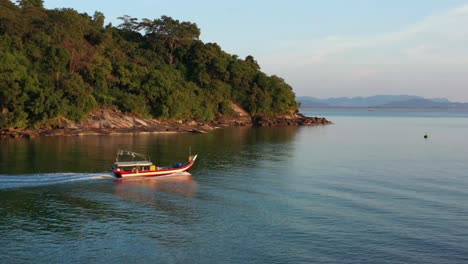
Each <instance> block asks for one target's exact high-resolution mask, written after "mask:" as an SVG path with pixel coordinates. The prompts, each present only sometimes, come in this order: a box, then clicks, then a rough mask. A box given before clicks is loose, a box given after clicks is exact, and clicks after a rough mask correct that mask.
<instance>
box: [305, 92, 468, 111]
mask: <svg viewBox="0 0 468 264" xmlns="http://www.w3.org/2000/svg"><path fill="white" fill-rule="evenodd" d="M297 100H298V101H299V102H300V104H301V107H310V108H436V109H468V103H458V102H451V101H449V100H448V99H446V98H435V99H427V98H423V97H420V96H414V95H375V96H370V97H334V98H327V99H319V98H315V97H309V96H298V97H297Z"/></svg>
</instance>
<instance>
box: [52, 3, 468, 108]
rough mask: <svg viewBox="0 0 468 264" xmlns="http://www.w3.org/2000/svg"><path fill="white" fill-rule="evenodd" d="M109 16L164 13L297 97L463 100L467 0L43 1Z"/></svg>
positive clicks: (467, 72) (110, 19)
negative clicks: (403, 96) (276, 79)
mask: <svg viewBox="0 0 468 264" xmlns="http://www.w3.org/2000/svg"><path fill="white" fill-rule="evenodd" d="M44 5H45V7H46V8H49V9H51V8H64V7H67V8H73V9H75V10H77V11H80V12H87V13H88V14H90V15H92V14H94V11H100V12H102V13H104V15H105V16H106V23H112V24H113V25H114V26H117V25H119V24H120V23H121V22H120V20H118V19H117V18H118V17H120V16H123V15H129V16H131V17H136V18H140V19H141V18H149V19H155V18H159V17H161V16H162V15H166V16H170V17H172V18H174V19H178V20H180V21H190V22H192V23H196V24H197V25H198V27H199V28H200V29H201V37H200V38H201V40H202V41H203V42H205V43H208V42H215V43H218V44H219V45H220V46H221V47H222V48H223V50H225V51H226V52H228V53H230V54H237V55H238V56H239V57H241V58H244V57H246V56H248V55H252V56H253V57H254V58H255V59H256V60H257V62H258V63H259V65H260V67H261V68H262V71H264V72H265V73H267V74H269V75H277V76H279V77H281V78H283V79H285V81H286V82H287V83H288V84H290V85H291V86H292V87H293V90H294V92H295V93H296V95H298V96H301V95H302V96H314V97H319V98H329V97H342V96H346V97H354V96H372V95H377V94H392V95H398V94H409V95H419V96H423V97H426V98H440V97H443V98H448V99H450V100H451V101H455V102H468V0H391V1H386V0H321V1H318V0H288V1H286V0H281V1H279V0H278V1H275V0H236V1H232V0H231V1H224V0H170V1H168V0H132V1H128V0H127V1H122V0H113V1H111V0H99V1H97V0H45V1H44Z"/></svg>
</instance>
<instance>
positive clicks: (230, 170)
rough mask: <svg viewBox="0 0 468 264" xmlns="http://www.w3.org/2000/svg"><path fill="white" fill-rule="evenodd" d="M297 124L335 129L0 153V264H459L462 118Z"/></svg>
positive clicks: (357, 116) (73, 142)
mask: <svg viewBox="0 0 468 264" xmlns="http://www.w3.org/2000/svg"><path fill="white" fill-rule="evenodd" d="M302 112H304V113H305V114H306V115H310V116H316V115H318V116H325V117H327V118H328V119H330V120H332V121H333V122H335V124H334V125H330V126H319V127H286V128H232V129H224V130H218V131H215V132H213V133H209V134H197V135H195V134H194V135H192V134H183V135H182V134H181V135H135V136H87V137H68V138H58V137H57V138H38V139H32V140H4V141H1V142H0V144H1V146H2V147H1V148H0V234H1V236H0V244H1V245H2V246H1V247H0V259H1V262H2V263H30V262H34V263H107V262H114V263H468V202H467V201H468V173H467V171H468V138H467V135H468V111H407V110H399V111H395V110H393V111H392V110H377V111H367V110H326V111H325V110H316V109H304V110H303V111H302ZM425 133H427V134H428V135H429V137H428V138H427V139H424V138H423V136H424V134H425ZM189 147H190V148H191V150H192V154H195V153H196V154H198V155H199V157H198V159H197V162H196V165H195V167H194V168H193V169H192V170H191V171H190V174H180V175H177V176H173V177H165V178H156V179H146V180H132V181H127V182H116V181H114V179H112V178H111V177H110V174H109V169H110V167H111V165H112V163H113V161H114V158H115V153H116V152H117V150H118V149H130V150H134V151H137V152H142V153H145V154H148V155H149V156H151V159H152V161H153V162H155V163H156V164H161V165H168V164H170V163H172V162H175V161H184V160H185V159H186V158H187V156H188V150H189Z"/></svg>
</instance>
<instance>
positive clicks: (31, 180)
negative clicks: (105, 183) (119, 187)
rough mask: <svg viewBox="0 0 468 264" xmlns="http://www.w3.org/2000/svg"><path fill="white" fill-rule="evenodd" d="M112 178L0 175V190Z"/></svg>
mask: <svg viewBox="0 0 468 264" xmlns="http://www.w3.org/2000/svg"><path fill="white" fill-rule="evenodd" d="M112 178H113V177H112V176H111V175H110V174H108V173H107V174H106V173H39V174H22V175H1V174H0V189H10V188H25V187H35V186H44V185H52V184H62V183H68V182H76V181H88V180H99V179H112Z"/></svg>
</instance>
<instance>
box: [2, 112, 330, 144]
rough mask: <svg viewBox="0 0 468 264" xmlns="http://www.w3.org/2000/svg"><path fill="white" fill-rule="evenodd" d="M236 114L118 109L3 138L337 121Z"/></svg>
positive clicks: (8, 133)
mask: <svg viewBox="0 0 468 264" xmlns="http://www.w3.org/2000/svg"><path fill="white" fill-rule="evenodd" d="M235 111H236V113H235V114H233V115H219V116H217V117H216V118H215V119H214V120H211V121H197V120H162V119H150V118H144V117H139V116H136V115H128V114H125V113H122V112H121V111H120V110H118V109H115V108H114V109H97V110H95V111H93V112H92V113H91V114H90V115H89V116H88V117H87V118H85V119H83V120H81V121H70V120H67V119H64V118H61V119H60V120H55V123H56V125H55V127H51V128H41V129H18V128H2V129H0V138H1V139H8V138H36V137H41V136H89V135H130V134H164V133H208V132H210V131H212V130H214V129H219V128H226V127H249V126H316V125H329V124H333V122H331V121H329V120H327V119H326V118H324V117H306V116H304V115H303V114H301V113H299V112H294V113H292V114H289V115H282V116H274V117H273V116H268V115H261V114H258V115H255V116H251V115H249V114H248V113H247V112H246V111H244V110H242V109H240V108H236V110H235Z"/></svg>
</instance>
